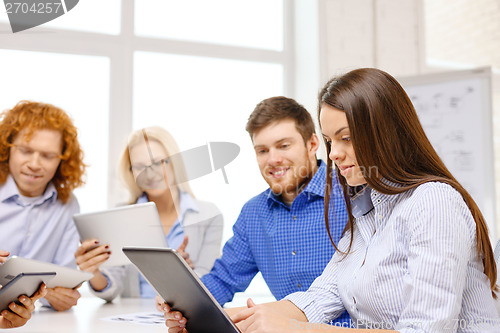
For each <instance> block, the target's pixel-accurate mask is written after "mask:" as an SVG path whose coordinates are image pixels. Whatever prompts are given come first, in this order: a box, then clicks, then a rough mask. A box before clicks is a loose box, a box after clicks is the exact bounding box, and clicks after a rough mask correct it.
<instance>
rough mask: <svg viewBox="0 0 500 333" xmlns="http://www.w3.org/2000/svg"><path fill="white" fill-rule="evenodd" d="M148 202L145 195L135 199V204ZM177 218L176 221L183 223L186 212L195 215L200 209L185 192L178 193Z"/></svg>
mask: <svg viewBox="0 0 500 333" xmlns="http://www.w3.org/2000/svg"><path fill="white" fill-rule="evenodd" d="M145 202H148V196H147V194H146V193H143V194H142V195H141V196H140V197H139V199H137V203H145ZM179 202H180V204H179V210H180V211H179V216H178V217H177V220H178V221H181V222H182V221H184V216H185V215H186V213H187V212H188V211H193V212H195V213H199V212H200V208H199V207H198V204H197V203H196V200H194V198H193V197H192V196H191V195H190V194H189V193H187V192H180V191H179Z"/></svg>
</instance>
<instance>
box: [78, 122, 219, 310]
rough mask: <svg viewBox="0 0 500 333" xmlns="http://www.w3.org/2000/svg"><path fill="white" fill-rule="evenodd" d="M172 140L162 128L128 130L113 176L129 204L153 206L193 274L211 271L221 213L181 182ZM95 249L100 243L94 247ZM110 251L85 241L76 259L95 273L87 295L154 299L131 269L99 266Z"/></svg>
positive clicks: (169, 239)
mask: <svg viewBox="0 0 500 333" xmlns="http://www.w3.org/2000/svg"><path fill="white" fill-rule="evenodd" d="M179 156H181V154H180V152H179V148H178V146H177V144H176V142H175V140H174V138H173V137H172V136H171V135H170V133H168V132H167V131H166V130H165V129H163V128H161V127H148V128H144V129H142V130H138V131H135V132H133V133H132V134H131V135H130V137H129V140H128V144H127V147H126V148H125V150H124V151H123V154H122V157H121V159H120V163H119V167H118V173H119V176H120V178H121V179H122V181H123V183H124V184H125V186H126V188H127V190H128V192H129V194H130V201H129V203H130V204H135V203H145V202H148V201H152V202H154V203H155V204H156V207H157V209H158V213H159V216H160V220H161V224H162V227H163V232H164V234H165V237H166V240H167V244H168V246H169V247H171V248H175V249H177V250H178V251H179V252H180V253H181V254H183V256H184V258H185V259H186V261H187V262H188V263H189V264H190V265H191V267H192V268H193V269H194V271H195V272H196V273H197V274H198V275H200V276H201V275H204V274H206V273H208V272H209V271H210V269H211V268H212V266H213V263H214V261H215V259H216V258H217V257H218V256H219V254H220V246H221V239H222V224H223V220H222V215H221V213H220V211H219V210H218V209H217V207H216V206H215V205H214V204H212V203H209V202H205V201H200V200H197V199H195V198H194V195H193V193H192V191H191V188H190V187H189V184H188V183H187V182H182V183H180V184H179V183H178V182H181V181H183V180H186V179H187V177H186V175H185V173H186V171H185V167H184V164H183V161H182V158H179ZM95 245H99V246H98V247H95ZM110 255H111V253H110V252H109V247H108V245H107V244H99V240H96V239H90V240H85V241H84V242H83V243H82V245H81V246H80V248H79V249H78V250H77V251H76V253H75V256H76V260H77V263H78V265H79V267H80V269H82V270H85V271H89V272H92V273H94V277H93V278H92V279H91V280H90V286H91V290H92V292H93V293H94V294H95V295H97V296H99V297H101V298H103V299H105V300H108V301H111V300H112V299H114V298H115V297H116V296H118V295H121V296H122V297H143V298H153V297H155V295H156V293H155V292H154V290H153V289H152V288H151V286H150V285H149V284H148V283H147V282H146V281H145V280H144V278H143V277H142V275H140V273H139V272H138V271H137V269H136V268H135V267H134V266H133V265H129V266H117V267H108V268H102V269H101V268H100V266H101V265H102V263H104V262H105V261H106V260H107V259H108V258H109V256H110Z"/></svg>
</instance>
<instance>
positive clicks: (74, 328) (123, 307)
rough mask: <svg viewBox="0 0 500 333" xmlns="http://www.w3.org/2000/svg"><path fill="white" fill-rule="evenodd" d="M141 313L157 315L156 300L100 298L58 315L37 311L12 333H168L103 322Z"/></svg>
mask: <svg viewBox="0 0 500 333" xmlns="http://www.w3.org/2000/svg"><path fill="white" fill-rule="evenodd" d="M139 312H157V310H156V307H155V303H154V299H140V298H124V299H117V300H114V301H113V303H105V301H103V300H102V299H99V298H97V297H82V298H80V299H79V300H78V304H77V305H76V306H75V307H73V308H72V309H71V310H68V311H64V312H56V311H53V310H47V311H46V310H45V309H37V310H36V311H35V312H34V313H33V315H32V317H31V319H30V320H29V321H28V322H27V323H26V325H24V326H23V327H19V328H15V329H10V330H9V332H16V333H21V332H27V333H28V332H36V333H94V332H95V333H100V332H120V333H129V332H148V333H149V332H153V333H154V332H162V333H166V332H167V327H166V326H163V325H162V326H153V325H151V326H145V325H140V324H134V323H120V322H110V321H105V320H102V318H106V317H110V316H115V315H123V314H128V313H139Z"/></svg>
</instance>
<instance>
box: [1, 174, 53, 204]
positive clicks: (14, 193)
mask: <svg viewBox="0 0 500 333" xmlns="http://www.w3.org/2000/svg"><path fill="white" fill-rule="evenodd" d="M20 195H21V194H20V193H19V189H18V188H17V184H16V182H15V181H14V177H12V175H11V174H9V175H8V176H7V180H6V181H5V183H4V184H3V186H0V202H6V201H7V200H14V201H15V202H16V203H18V204H20V202H19V196H20ZM39 198H40V200H37V201H35V202H34V205H39V204H41V203H43V202H45V201H47V200H51V201H52V202H54V201H55V200H57V190H56V187H55V186H54V184H52V182H50V183H49V184H48V185H47V188H46V189H45V191H44V192H43V194H42V195H41V196H39Z"/></svg>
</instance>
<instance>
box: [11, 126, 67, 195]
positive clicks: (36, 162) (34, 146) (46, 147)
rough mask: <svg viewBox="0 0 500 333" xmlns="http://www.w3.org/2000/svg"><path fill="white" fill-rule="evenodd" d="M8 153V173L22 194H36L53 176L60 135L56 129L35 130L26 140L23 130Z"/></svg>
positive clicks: (60, 150) (58, 154) (59, 157)
mask: <svg viewBox="0 0 500 333" xmlns="http://www.w3.org/2000/svg"><path fill="white" fill-rule="evenodd" d="M12 144H13V147H12V148H10V153H9V172H10V174H11V175H12V177H13V178H14V181H15V182H16V185H17V188H18V190H19V193H21V195H24V196H27V197H38V196H40V195H42V194H43V192H44V191H45V188H46V187H47V184H48V183H49V182H50V181H51V180H52V178H53V177H54V175H55V173H56V171H57V168H58V166H59V163H60V162H61V153H62V135H61V133H60V132H58V131H55V130H48V129H41V130H35V131H34V132H33V134H32V135H31V138H30V140H29V141H27V140H26V130H22V131H21V132H19V133H18V134H17V136H16V137H15V138H14V141H13V142H12Z"/></svg>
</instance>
